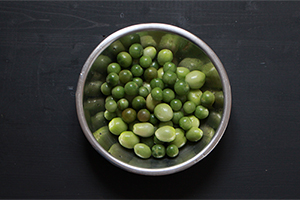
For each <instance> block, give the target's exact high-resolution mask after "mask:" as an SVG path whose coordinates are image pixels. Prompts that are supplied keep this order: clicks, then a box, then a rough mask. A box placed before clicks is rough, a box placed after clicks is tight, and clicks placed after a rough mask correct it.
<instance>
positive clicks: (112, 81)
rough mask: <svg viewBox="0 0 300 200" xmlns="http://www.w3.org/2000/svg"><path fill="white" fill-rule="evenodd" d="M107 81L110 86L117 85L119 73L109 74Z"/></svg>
mask: <svg viewBox="0 0 300 200" xmlns="http://www.w3.org/2000/svg"><path fill="white" fill-rule="evenodd" d="M106 82H107V84H108V85H109V86H116V85H117V84H118V83H119V76H118V74H116V73H114V72H112V73H110V74H108V75H107V77H106Z"/></svg>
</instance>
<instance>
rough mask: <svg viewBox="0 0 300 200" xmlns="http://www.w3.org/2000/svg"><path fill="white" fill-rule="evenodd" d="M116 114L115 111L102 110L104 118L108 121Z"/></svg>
mask: <svg viewBox="0 0 300 200" xmlns="http://www.w3.org/2000/svg"><path fill="white" fill-rule="evenodd" d="M116 116H117V114H116V112H109V111H108V110H106V111H105V112H104V118H105V119H106V120H108V121H110V120H112V119H113V118H115V117H116Z"/></svg>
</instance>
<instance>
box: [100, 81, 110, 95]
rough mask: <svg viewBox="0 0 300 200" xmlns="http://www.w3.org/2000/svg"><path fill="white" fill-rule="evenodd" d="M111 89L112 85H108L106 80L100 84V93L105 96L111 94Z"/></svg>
mask: <svg viewBox="0 0 300 200" xmlns="http://www.w3.org/2000/svg"><path fill="white" fill-rule="evenodd" d="M111 89H112V87H111V86H110V85H108V83H107V82H104V83H103V84H102V85H101V92H102V94H104V95H106V96H108V95H111Z"/></svg>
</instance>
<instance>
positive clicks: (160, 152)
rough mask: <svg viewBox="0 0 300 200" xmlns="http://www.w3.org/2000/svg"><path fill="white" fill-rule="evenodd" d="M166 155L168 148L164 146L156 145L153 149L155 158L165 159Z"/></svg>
mask: <svg viewBox="0 0 300 200" xmlns="http://www.w3.org/2000/svg"><path fill="white" fill-rule="evenodd" d="M165 155H166V148H165V147H164V145H162V144H155V145H153V147H152V156H153V157H154V158H163V157H164V156H165Z"/></svg>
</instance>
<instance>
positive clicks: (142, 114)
mask: <svg viewBox="0 0 300 200" xmlns="http://www.w3.org/2000/svg"><path fill="white" fill-rule="evenodd" d="M137 118H138V120H140V121H141V122H147V121H149V119H150V112H149V110H147V109H145V108H144V109H141V110H139V112H138V113H137Z"/></svg>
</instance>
